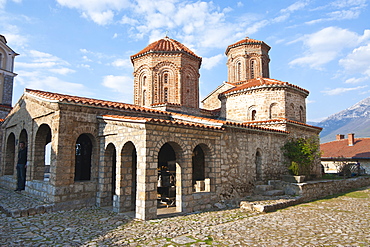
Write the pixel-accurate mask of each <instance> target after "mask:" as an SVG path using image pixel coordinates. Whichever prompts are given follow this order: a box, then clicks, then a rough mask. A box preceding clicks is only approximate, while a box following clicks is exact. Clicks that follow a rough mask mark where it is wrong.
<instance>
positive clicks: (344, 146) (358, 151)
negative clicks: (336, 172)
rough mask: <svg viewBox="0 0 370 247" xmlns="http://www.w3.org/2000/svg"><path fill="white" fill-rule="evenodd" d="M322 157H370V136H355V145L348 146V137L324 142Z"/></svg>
mask: <svg viewBox="0 0 370 247" xmlns="http://www.w3.org/2000/svg"><path fill="white" fill-rule="evenodd" d="M320 149H321V151H322V155H321V157H322V158H337V157H344V158H352V159H356V158H359V159H361V158H369V159H370V138H355V141H354V144H353V146H348V139H343V140H338V141H332V142H327V143H323V144H321V145H320Z"/></svg>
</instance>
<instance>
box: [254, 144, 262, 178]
mask: <svg viewBox="0 0 370 247" xmlns="http://www.w3.org/2000/svg"><path fill="white" fill-rule="evenodd" d="M255 165H256V181H261V180H262V154H261V151H260V150H257V152H256V160H255Z"/></svg>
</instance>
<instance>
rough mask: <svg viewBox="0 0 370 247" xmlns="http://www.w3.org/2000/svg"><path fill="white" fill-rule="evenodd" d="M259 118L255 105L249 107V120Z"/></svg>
mask: <svg viewBox="0 0 370 247" xmlns="http://www.w3.org/2000/svg"><path fill="white" fill-rule="evenodd" d="M256 119H257V109H256V106H255V105H252V106H250V107H249V108H248V120H249V121H254V120H256Z"/></svg>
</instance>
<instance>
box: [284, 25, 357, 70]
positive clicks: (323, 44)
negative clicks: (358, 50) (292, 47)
mask: <svg viewBox="0 0 370 247" xmlns="http://www.w3.org/2000/svg"><path fill="white" fill-rule="evenodd" d="M361 39H362V36H359V35H358V34H357V33H355V32H352V31H349V30H347V29H342V28H338V27H327V28H324V29H322V30H320V31H318V32H316V33H313V34H308V35H304V36H303V37H301V38H299V39H298V40H296V41H303V44H304V50H306V52H305V53H304V56H302V57H299V58H296V59H294V60H293V61H291V62H290V63H289V64H290V65H301V66H309V67H311V68H315V69H321V67H322V65H324V64H326V63H328V62H330V61H333V60H334V59H336V58H337V57H338V56H339V54H340V53H341V51H342V50H343V49H345V48H348V47H355V46H356V45H358V44H359V42H360V40H361ZM296 41H295V42H296ZM291 43H294V42H291Z"/></svg>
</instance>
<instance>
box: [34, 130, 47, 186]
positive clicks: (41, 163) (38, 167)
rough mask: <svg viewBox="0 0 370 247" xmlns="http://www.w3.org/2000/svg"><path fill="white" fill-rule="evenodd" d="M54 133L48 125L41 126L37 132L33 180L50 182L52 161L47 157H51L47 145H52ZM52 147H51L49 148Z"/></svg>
mask: <svg viewBox="0 0 370 247" xmlns="http://www.w3.org/2000/svg"><path fill="white" fill-rule="evenodd" d="M51 140H52V133H51V128H50V126H49V125H47V124H41V125H40V127H39V128H38V129H37V131H36V136H35V143H34V155H33V166H32V179H33V180H43V181H45V180H48V179H47V178H48V177H49V176H50V168H51V166H50V163H49V164H47V163H48V162H46V161H50V160H52V159H51V158H50V156H49V157H46V154H48V155H51V153H48V152H47V149H46V147H47V145H48V144H49V143H51ZM48 147H50V145H49V146H48Z"/></svg>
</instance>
